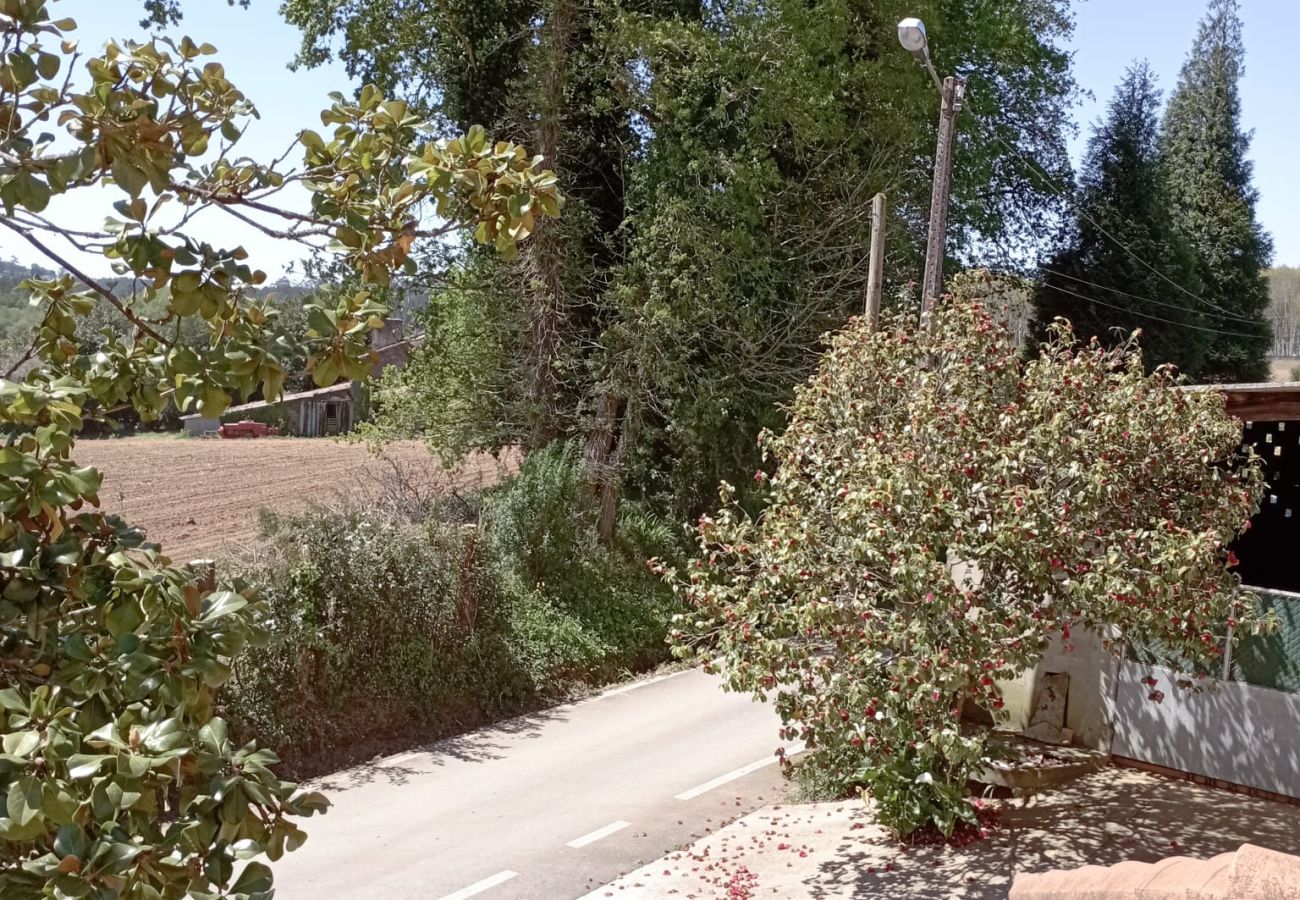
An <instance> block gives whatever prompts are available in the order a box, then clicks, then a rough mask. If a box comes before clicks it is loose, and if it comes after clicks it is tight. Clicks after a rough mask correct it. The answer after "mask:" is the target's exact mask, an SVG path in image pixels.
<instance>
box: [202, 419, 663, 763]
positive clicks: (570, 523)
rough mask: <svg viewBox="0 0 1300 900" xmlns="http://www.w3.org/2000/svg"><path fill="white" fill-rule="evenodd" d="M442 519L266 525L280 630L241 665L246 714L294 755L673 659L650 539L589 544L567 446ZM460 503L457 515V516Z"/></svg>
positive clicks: (236, 704)
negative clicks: (468, 514)
mask: <svg viewBox="0 0 1300 900" xmlns="http://www.w3.org/2000/svg"><path fill="white" fill-rule="evenodd" d="M468 499H469V501H470V505H471V507H472V509H473V515H472V518H475V519H477V520H478V521H477V524H475V525H466V524H460V521H463V519H464V518H465V516H464V512H465V510H464V508H463V507H462V506H460V505H459V504H458V505H457V507H456V508H455V509H453V508H452V507H451V506H444V507H442V508H438V507H435V508H434V509H432V510H431V511H430V513H429V516H428V518H419V517H417V519H416V520H412V519H411V518H410V517H409V511H406V512H403V511H400V510H397V509H393V508H384V507H378V508H377V507H376V506H375V505H374V504H371V503H366V504H364V505H362V504H358V505H353V506H350V507H348V508H346V509H343V510H340V509H318V510H315V511H312V512H308V513H304V514H301V515H295V516H271V517H268V519H267V520H266V522H265V528H266V531H267V536H268V539H269V541H270V544H271V548H272V550H271V553H270V554H269V555H268V556H264V557H260V558H259V559H258V560H257V562H256V563H255V564H253V565H252V566H251V567H250V568H249V569H248V570H247V571H246V572H245V573H244V576H243V577H244V578H245V579H247V581H248V582H249V583H250V584H252V585H254V586H256V588H257V591H258V595H259V596H260V597H262V598H263V599H264V601H265V605H264V606H263V607H262V608H261V609H262V613H261V615H260V617H259V624H260V625H261V626H262V627H263V629H264V631H265V632H266V633H267V634H268V635H269V639H268V641H267V642H266V643H264V644H263V645H261V646H259V647H258V648H257V649H256V651H253V652H250V653H247V654H245V655H244V656H243V657H242V658H240V659H239V661H238V662H237V664H236V667H235V677H234V679H233V681H232V682H231V687H230V690H229V692H228V694H227V697H226V702H227V704H228V707H229V715H230V717H231V719H232V720H233V721H234V722H235V723H237V724H238V726H239V727H240V729H241V730H243V731H248V732H250V733H255V734H258V735H259V736H261V737H262V738H263V739H265V740H267V741H269V743H270V744H271V746H273V747H275V748H277V749H282V751H283V752H284V753H285V755H286V758H287V759H288V761H289V762H290V764H291V765H298V766H303V765H311V761H312V758H313V757H317V758H319V757H320V755H321V754H325V755H326V756H327V755H328V753H329V752H331V751H336V750H338V749H340V748H345V747H348V746H352V747H357V746H360V747H362V748H365V747H366V745H367V744H366V742H367V741H373V740H375V739H376V738H383V737H386V736H389V735H392V734H394V733H398V732H401V731H403V730H405V729H411V728H420V729H421V730H422V733H424V734H426V735H427V733H428V730H429V729H430V728H432V729H434V730H441V731H443V732H448V731H456V730H460V729H463V728H466V727H470V726H472V725H474V724H477V723H480V722H483V721H490V720H494V719H498V718H501V717H504V716H507V715H512V714H515V713H518V712H521V711H525V710H527V709H530V708H535V707H536V706H538V705H540V704H541V703H543V702H545V701H553V700H556V699H561V698H563V697H564V696H565V695H566V694H567V692H568V690H569V689H570V687H571V686H573V685H576V684H599V683H602V682H603V681H605V680H608V679H610V678H612V677H616V676H617V675H619V674H621V673H622V672H624V671H626V670H628V669H635V668H641V667H644V666H646V665H648V664H651V663H653V662H656V661H658V660H660V659H662V658H664V657H665V656H666V655H667V652H668V651H667V647H666V646H665V644H664V635H665V633H666V631H667V626H668V621H669V619H670V617H671V615H672V613H673V612H675V611H676V610H677V608H678V607H677V606H676V602H675V600H674V599H673V596H672V592H671V591H670V590H669V589H668V588H667V587H666V586H665V585H664V584H663V583H662V582H661V581H660V580H659V579H657V578H655V577H654V576H653V575H652V574H651V573H650V572H649V571H647V570H646V568H645V566H644V564H643V562H642V561H643V560H644V559H645V558H646V556H645V555H642V554H647V555H651V554H657V553H669V554H671V553H673V552H674V550H675V548H676V543H677V541H676V537H677V536H676V535H674V534H673V533H672V531H671V530H667V529H665V528H664V527H663V526H662V525H661V524H659V523H657V522H654V521H653V520H648V519H646V517H644V516H643V515H642V516H641V517H640V518H641V521H639V522H631V523H629V524H628V527H627V528H626V531H627V533H629V534H638V535H640V536H641V537H642V538H643V541H644V542H640V543H636V544H632V545H628V546H623V547H618V548H613V549H607V548H603V547H600V546H597V545H595V544H594V543H593V542H592V538H591V529H590V527H589V525H588V524H587V523H588V520H589V519H590V516H591V514H590V512H589V511H588V510H587V508H586V507H587V506H588V503H589V501H588V499H587V496H586V492H585V491H584V490H583V489H582V477H581V472H580V469H579V467H578V464H577V459H576V455H575V454H574V453H573V452H572V451H571V450H570V449H568V448H566V447H565V446H564V445H560V444H557V445H555V446H554V447H553V448H551V449H548V450H546V451H544V452H542V453H537V454H533V455H532V456H530V457H529V458H528V459H527V460H525V462H524V464H523V466H522V469H521V471H520V473H519V474H518V475H517V476H515V477H513V478H512V479H510V480H509V481H508V482H507V483H506V484H504V485H503V486H501V487H499V488H496V489H494V490H493V491H491V492H489V493H488V494H487V495H486V496H483V497H471V498H468ZM453 513H454V514H453Z"/></svg>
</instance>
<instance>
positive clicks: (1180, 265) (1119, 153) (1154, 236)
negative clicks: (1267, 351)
mask: <svg viewBox="0 0 1300 900" xmlns="http://www.w3.org/2000/svg"><path fill="white" fill-rule="evenodd" d="M1159 138H1160V92H1159V90H1157V89H1156V84H1155V78H1154V76H1153V75H1152V73H1151V69H1150V67H1148V66H1147V64H1146V63H1140V64H1135V65H1133V66H1132V67H1130V68H1129V70H1128V71H1127V72H1126V73H1125V75H1124V79H1123V81H1121V82H1120V84H1119V86H1118V87H1117V88H1116V89H1115V96H1114V98H1113V99H1112V100H1111V102H1110V107H1109V109H1108V112H1107V116H1106V118H1105V119H1104V120H1103V121H1101V122H1098V123H1097V124H1096V125H1095V126H1094V128H1093V134H1092V138H1091V139H1090V140H1089V142H1088V152H1087V155H1086V156H1085V158H1084V162H1083V171H1082V172H1081V174H1080V200H1079V207H1078V211H1079V215H1078V220H1077V222H1076V223H1075V225H1074V227H1073V229H1072V233H1071V236H1070V243H1069V245H1068V246H1067V247H1066V248H1065V249H1064V250H1062V251H1061V252H1060V253H1058V254H1057V255H1056V256H1055V257H1054V258H1053V259H1052V260H1051V261H1050V262H1049V263H1048V264H1047V265H1045V266H1044V267H1043V281H1042V287H1041V289H1040V290H1039V292H1038V295H1037V297H1036V298H1035V305H1036V307H1037V313H1038V320H1039V323H1040V325H1042V326H1045V325H1046V324H1047V323H1049V322H1051V321H1052V319H1054V318H1055V317H1057V316H1064V317H1065V318H1067V319H1069V320H1070V321H1071V322H1072V323H1073V324H1074V327H1075V332H1076V334H1078V335H1079V336H1080V337H1082V338H1089V337H1092V336H1093V335H1097V336H1099V337H1100V338H1101V339H1102V340H1103V341H1105V342H1110V341H1113V340H1116V339H1123V338H1124V337H1126V336H1127V335H1128V334H1129V333H1131V332H1132V331H1133V330H1135V329H1138V328H1140V329H1142V332H1143V342H1142V346H1143V357H1144V359H1145V360H1146V362H1147V364H1148V365H1149V366H1152V367H1154V366H1157V365H1161V364H1164V363H1173V364H1175V365H1177V366H1178V367H1179V369H1181V370H1182V371H1183V372H1186V373H1188V374H1191V375H1193V376H1194V375H1196V374H1198V373H1199V371H1200V369H1201V367H1202V364H1203V362H1204V360H1205V356H1206V350H1207V343H1208V341H1207V338H1208V337H1209V336H1210V335H1209V333H1208V332H1207V331H1206V330H1205V328H1206V326H1205V324H1204V321H1203V316H1202V315H1201V309H1200V304H1198V303H1197V302H1196V300H1195V299H1194V297H1195V295H1196V292H1197V290H1198V289H1199V284H1198V282H1197V278H1196V264H1195V258H1194V256H1193V255H1192V253H1191V252H1190V250H1189V248H1188V246H1187V244H1186V243H1185V242H1184V241H1183V240H1182V238H1181V237H1180V236H1179V235H1178V234H1177V233H1176V231H1175V230H1174V228H1173V226H1172V224H1171V221H1170V220H1171V213H1170V202H1169V200H1170V194H1169V190H1168V188H1167V185H1166V183H1165V181H1166V180H1165V178H1164V177H1163V175H1162V167H1161V164H1160V157H1159Z"/></svg>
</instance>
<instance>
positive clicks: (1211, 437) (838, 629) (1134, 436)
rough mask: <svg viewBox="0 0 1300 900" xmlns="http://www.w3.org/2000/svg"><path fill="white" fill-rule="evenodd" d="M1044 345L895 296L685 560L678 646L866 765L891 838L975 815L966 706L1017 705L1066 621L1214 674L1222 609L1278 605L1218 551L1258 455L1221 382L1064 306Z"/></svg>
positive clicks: (966, 314) (706, 523) (831, 357)
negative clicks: (1206, 385) (755, 490)
mask: <svg viewBox="0 0 1300 900" xmlns="http://www.w3.org/2000/svg"><path fill="white" fill-rule="evenodd" d="M1042 350H1043V352H1042V354H1041V355H1039V356H1037V357H1036V358H1034V359H1031V360H1029V361H1028V362H1025V361H1023V360H1022V359H1021V355H1020V351H1019V349H1018V348H1017V347H1016V346H1015V343H1014V341H1012V340H1011V337H1010V335H1009V333H1008V332H1007V330H1006V328H1004V327H1003V326H1001V325H999V324H998V323H996V322H995V321H994V320H993V319H992V317H991V316H990V315H989V312H988V310H987V309H986V308H985V307H984V306H983V305H982V304H980V303H979V302H970V301H965V300H956V301H952V302H949V303H947V304H945V305H944V306H943V307H941V308H938V309H936V310H935V311H934V313H933V314H932V315H931V317H930V318H929V324H928V326H927V328H926V329H924V330H920V331H918V329H917V327H916V325H915V322H914V321H913V320H912V319H910V318H908V317H906V316H903V315H898V316H893V317H890V318H888V319H887V320H886V322H885V323H884V326H883V327H882V329H881V330H879V331H876V332H871V331H870V330H868V328H867V327H866V325H865V323H861V322H859V323H856V324H853V325H850V326H849V327H848V328H846V329H845V330H844V331H842V332H840V333H839V334H837V335H834V337H833V340H832V342H831V346H830V349H829V351H828V352H827V353H826V355H825V357H824V358H823V360H822V363H821V365H820V367H819V369H818V371H817V372H816V373H815V375H814V376H813V377H812V378H811V379H810V380H809V382H808V383H807V384H806V385H804V386H803V387H801V388H800V390H799V391H798V393H797V395H796V397H795V401H794V404H793V405H792V408H791V416H790V423H789V426H788V427H787V429H786V430H785V432H784V433H783V434H780V435H771V434H769V435H766V436H765V438H764V447H765V450H766V452H767V453H768V454H769V455H770V458H771V459H772V460H773V461H774V462H775V467H774V468H775V474H773V475H772V476H771V481H770V493H769V497H768V505H767V507H766V508H765V509H764V510H763V512H762V513H761V515H759V516H758V517H757V518H755V517H751V516H750V515H748V514H747V513H746V512H745V510H743V509H741V508H738V507H737V506H736V504H735V503H734V502H725V501H727V500H729V499H730V498H731V494H732V492H731V489H730V487H729V486H724V490H723V497H724V506H723V509H722V510H721V511H720V512H719V513H718V514H717V516H716V517H703V518H702V519H701V521H700V525H699V529H698V536H699V542H700V553H699V556H698V558H697V559H695V560H694V561H693V562H692V563H691V564H690V566H689V567H688V568H687V569H686V570H685V572H684V573H683V574H682V575H681V576H680V577H679V578H678V579H677V583H678V584H679V585H680V586H681V588H682V589H683V592H684V593H685V595H686V596H687V598H688V600H689V602H690V603H691V605H692V609H691V610H690V612H689V614H684V615H682V616H679V620H678V622H677V623H676V624H675V626H674V630H673V632H672V638H673V640H674V642H675V644H676V646H677V650H678V652H679V653H680V654H681V655H683V656H689V655H693V654H695V653H699V654H700V655H702V656H704V658H705V659H709V660H713V659H717V658H718V657H721V658H722V659H723V660H725V668H726V676H727V683H728V684H729V686H730V687H732V688H733V689H736V690H743V691H748V692H752V693H754V694H756V695H758V696H771V697H773V699H774V701H775V706H776V708H777V710H778V712H779V713H780V714H781V716H782V718H783V719H784V721H785V734H786V736H787V737H790V738H794V737H798V738H801V739H802V740H804V741H805V742H806V744H807V745H808V747H809V748H810V750H811V751H812V754H811V759H810V760H809V761H808V762H806V763H805V765H816V766H820V767H822V768H824V769H825V770H826V771H827V772H828V773H830V775H831V777H832V778H833V779H834V780H838V781H840V782H841V783H844V784H855V783H856V784H862V783H865V784H866V785H867V787H868V790H869V792H870V794H871V796H872V798H873V799H874V800H875V801H876V804H877V806H876V809H877V812H878V815H879V817H880V820H881V822H882V824H884V825H886V826H888V827H889V828H891V829H893V830H894V831H896V832H898V833H899V834H907V833H909V832H911V831H914V830H916V829H917V828H919V827H922V826H924V825H928V824H933V825H935V826H937V827H938V828H939V830H941V831H942V832H943V833H945V834H950V833H951V832H952V829H953V828H954V827H955V826H956V824H957V822H958V821H960V820H962V819H969V817H970V815H971V810H970V807H969V805H968V804H967V802H966V800H965V793H966V785H967V782H968V780H969V779H970V778H971V777H972V776H973V775H975V774H976V773H977V772H978V771H979V770H980V769H981V767H982V766H983V765H984V764H985V762H984V761H985V759H986V757H987V756H988V754H989V750H988V747H987V744H986V735H985V734H983V733H970V732H968V731H967V730H966V729H964V728H963V725H962V723H961V721H960V717H961V710H962V708H963V706H964V705H965V704H966V703H968V702H969V703H973V704H976V705H978V706H983V707H985V708H986V709H988V710H989V711H990V712H991V714H992V715H993V717H994V719H995V720H997V719H999V718H1001V717H1002V706H1003V703H1002V698H1001V695H1000V691H999V687H998V684H999V682H1002V681H1005V680H1006V679H1010V678H1013V677H1015V676H1017V675H1019V674H1020V673H1022V672H1024V671H1025V670H1026V669H1028V668H1030V667H1032V666H1033V665H1034V664H1035V663H1036V662H1037V661H1038V660H1039V659H1041V657H1042V653H1043V650H1044V647H1045V646H1046V644H1047V641H1048V640H1049V639H1050V638H1052V637H1056V636H1059V637H1060V638H1061V639H1062V640H1064V641H1065V642H1066V644H1067V647H1068V642H1069V640H1070V634H1071V629H1080V628H1083V629H1092V630H1094V631H1100V629H1102V628H1103V627H1105V628H1107V629H1108V630H1109V629H1115V630H1117V631H1118V632H1119V634H1120V636H1121V638H1122V639H1123V640H1125V641H1133V640H1139V639H1146V640H1154V641H1159V642H1160V643H1162V644H1163V645H1164V646H1166V647H1168V648H1171V650H1173V651H1176V652H1177V653H1178V654H1179V655H1180V656H1181V657H1182V658H1184V659H1186V660H1188V661H1189V664H1190V665H1191V666H1193V668H1192V669H1190V671H1193V672H1195V671H1213V670H1214V669H1213V667H1215V666H1216V665H1221V660H1220V659H1218V655H1219V654H1220V653H1221V652H1222V651H1221V649H1220V648H1221V646H1222V644H1221V642H1220V641H1219V638H1218V632H1219V631H1220V630H1221V628H1222V626H1223V625H1224V624H1225V623H1227V624H1233V625H1236V626H1237V634H1238V635H1242V634H1248V633H1250V632H1252V631H1254V630H1257V629H1258V628H1259V627H1260V626H1261V624H1262V623H1261V620H1260V616H1259V611H1258V608H1257V607H1258V604H1257V601H1256V598H1255V597H1254V596H1253V595H1252V594H1251V593H1250V592H1249V591H1246V590H1244V589H1243V588H1242V587H1241V584H1240V580H1239V579H1238V578H1237V576H1236V575H1235V574H1234V573H1233V571H1232V570H1231V566H1232V564H1233V559H1232V557H1231V555H1230V554H1229V553H1228V552H1227V549H1226V548H1227V545H1228V544H1229V543H1230V542H1231V541H1232V539H1233V538H1234V536H1235V535H1236V534H1237V533H1238V532H1239V530H1240V529H1242V528H1243V527H1245V525H1246V524H1247V522H1248V521H1249V519H1250V516H1251V514H1252V512H1253V511H1254V509H1255V508H1256V504H1257V502H1258V498H1259V494H1260V491H1261V486H1262V472H1261V469H1260V466H1259V460H1258V458H1256V457H1253V455H1247V456H1244V457H1243V456H1239V455H1238V448H1239V446H1240V441H1241V425H1240V423H1239V422H1236V421H1235V420H1233V419H1232V418H1231V417H1230V416H1228V415H1227V413H1226V412H1225V410H1224V401H1223V397H1222V396H1221V395H1220V394H1219V393H1217V392H1213V391H1196V392H1193V391H1183V390H1178V389H1177V388H1176V381H1175V376H1174V374H1173V372H1172V371H1171V370H1170V369H1167V368H1161V369H1157V370H1156V372H1154V373H1152V374H1147V373H1146V372H1145V371H1144V368H1143V366H1142V360H1141V356H1140V354H1139V352H1138V349H1137V345H1136V343H1135V341H1133V340H1130V341H1128V342H1125V343H1123V344H1121V345H1120V346H1118V347H1116V348H1114V349H1109V350H1108V349H1103V348H1101V347H1100V346H1099V345H1098V344H1097V343H1096V342H1093V343H1091V344H1086V345H1080V344H1076V343H1075V342H1074V340H1073V336H1072V334H1071V332H1070V330H1069V327H1068V323H1063V322H1058V323H1057V325H1056V330H1055V331H1054V333H1053V335H1052V338H1051V340H1050V342H1049V343H1048V344H1046V345H1045V346H1044V347H1043V348H1042ZM756 479H757V480H758V481H759V482H760V483H762V482H766V481H767V476H766V474H765V473H763V472H760V473H758V474H757V475H756ZM668 574H669V575H670V577H671V576H672V575H673V573H672V572H671V571H670V572H669V573H668Z"/></svg>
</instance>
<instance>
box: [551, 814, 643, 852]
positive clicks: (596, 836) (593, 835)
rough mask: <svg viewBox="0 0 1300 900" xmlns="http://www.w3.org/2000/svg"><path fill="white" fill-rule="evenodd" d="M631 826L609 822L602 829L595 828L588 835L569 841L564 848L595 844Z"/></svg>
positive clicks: (619, 822) (620, 822)
mask: <svg viewBox="0 0 1300 900" xmlns="http://www.w3.org/2000/svg"><path fill="white" fill-rule="evenodd" d="M631 824H632V823H631V822H624V821H622V820H621V819H620V820H619V821H617V822H611V823H610V824H608V825H606V826H605V827H604V828H597V829H596V830H595V831H592V832H590V833H588V834H584V835H583V836H582V837H579V838H574V839H573V840H571V841H569V843H567V844H565V846H566V847H574V848H577V847H585V846H587V845H588V844H594V843H596V841H598V840H600V839H601V838H607V837H609V836H610V835H611V834H613V833H614V832H616V831H622V830H623V829H624V828H626V827H628V826H629V825H631Z"/></svg>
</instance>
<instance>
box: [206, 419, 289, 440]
mask: <svg viewBox="0 0 1300 900" xmlns="http://www.w3.org/2000/svg"><path fill="white" fill-rule="evenodd" d="M217 433H218V434H220V435H221V436H222V437H223V438H259V437H275V436H277V435H278V434H279V433H280V429H278V428H276V427H275V426H273V425H263V424H262V423H261V422H254V421H253V420H252V419H244V420H242V421H239V422H227V423H226V424H225V425H222V426H221V427H220V428H219V429H218V430H217Z"/></svg>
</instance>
